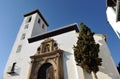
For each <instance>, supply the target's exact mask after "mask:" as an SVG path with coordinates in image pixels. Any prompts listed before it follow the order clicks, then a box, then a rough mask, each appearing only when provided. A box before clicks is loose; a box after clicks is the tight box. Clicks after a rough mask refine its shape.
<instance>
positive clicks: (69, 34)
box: [3, 10, 120, 79]
mask: <svg viewBox="0 0 120 79" xmlns="http://www.w3.org/2000/svg"><path fill="white" fill-rule="evenodd" d="M47 28H48V23H47V21H46V20H45V18H44V17H43V16H42V14H41V13H40V11H39V10H35V11H32V12H30V13H27V14H25V15H24V20H23V23H22V25H21V27H20V30H19V32H18V35H17V38H16V40H15V43H14V45H13V48H12V50H11V54H10V56H9V59H8V62H7V64H6V67H5V70H4V74H3V79H95V78H94V75H93V73H92V74H87V73H86V72H85V71H84V70H83V69H82V68H81V67H80V66H77V65H76V62H75V58H74V52H73V45H75V44H76V42H77V37H78V32H79V29H78V24H77V23H74V24H70V25H67V26H64V27H62V28H59V29H55V30H53V31H47ZM94 39H95V41H96V43H99V44H100V57H101V58H102V60H103V61H102V66H101V67H100V71H99V72H98V73H97V76H98V79H120V77H119V74H118V71H117V69H116V66H115V64H114V61H113V59H112V57H111V55H110V51H109V48H108V46H107V43H106V36H105V35H103V34H95V35H94Z"/></svg>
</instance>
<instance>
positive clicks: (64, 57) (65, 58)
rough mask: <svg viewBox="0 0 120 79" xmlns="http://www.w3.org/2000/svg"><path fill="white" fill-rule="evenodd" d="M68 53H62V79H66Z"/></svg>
mask: <svg viewBox="0 0 120 79" xmlns="http://www.w3.org/2000/svg"><path fill="white" fill-rule="evenodd" d="M70 55H72V54H71V53H70V52H67V51H64V54H63V66H64V79H68V70H67V63H66V62H67V61H68V60H69V59H70Z"/></svg>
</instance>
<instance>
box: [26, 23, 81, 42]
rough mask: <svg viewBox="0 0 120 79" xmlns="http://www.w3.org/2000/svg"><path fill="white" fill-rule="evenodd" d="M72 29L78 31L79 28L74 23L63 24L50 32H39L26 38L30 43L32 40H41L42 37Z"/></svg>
mask: <svg viewBox="0 0 120 79" xmlns="http://www.w3.org/2000/svg"><path fill="white" fill-rule="evenodd" d="M73 30H75V31H76V32H79V29H78V26H77V24H76V23H75V24H71V25H68V26H65V27H63V28H59V29H56V30H53V31H50V32H46V33H43V34H40V35H38V36H35V37H31V38H29V39H28V42H29V43H32V42H35V41H38V40H42V39H44V38H48V37H52V36H56V35H59V34H63V33H66V32H69V31H73Z"/></svg>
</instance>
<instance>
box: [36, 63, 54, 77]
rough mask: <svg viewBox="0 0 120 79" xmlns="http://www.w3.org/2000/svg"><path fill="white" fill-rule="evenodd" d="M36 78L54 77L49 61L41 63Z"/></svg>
mask: <svg viewBox="0 0 120 79" xmlns="http://www.w3.org/2000/svg"><path fill="white" fill-rule="evenodd" d="M37 79H54V68H53V65H52V64H50V63H45V64H43V65H42V66H41V67H40V69H39V71H38V77H37Z"/></svg>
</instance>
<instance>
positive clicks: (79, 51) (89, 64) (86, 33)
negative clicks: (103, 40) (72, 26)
mask: <svg viewBox="0 0 120 79" xmlns="http://www.w3.org/2000/svg"><path fill="white" fill-rule="evenodd" d="M80 26H81V30H80V32H79V36H78V40H77V42H76V46H74V56H75V60H76V62H77V65H79V66H81V67H82V68H83V69H84V70H85V71H86V72H88V73H89V74H91V72H93V73H94V75H95V78H96V79H97V75H96V73H97V72H98V71H99V66H101V65H102V64H101V63H102V59H101V58H99V55H98V54H99V44H96V43H95V40H94V38H93V35H94V32H91V30H90V29H89V28H88V27H87V26H86V25H85V24H84V23H81V24H80Z"/></svg>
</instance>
